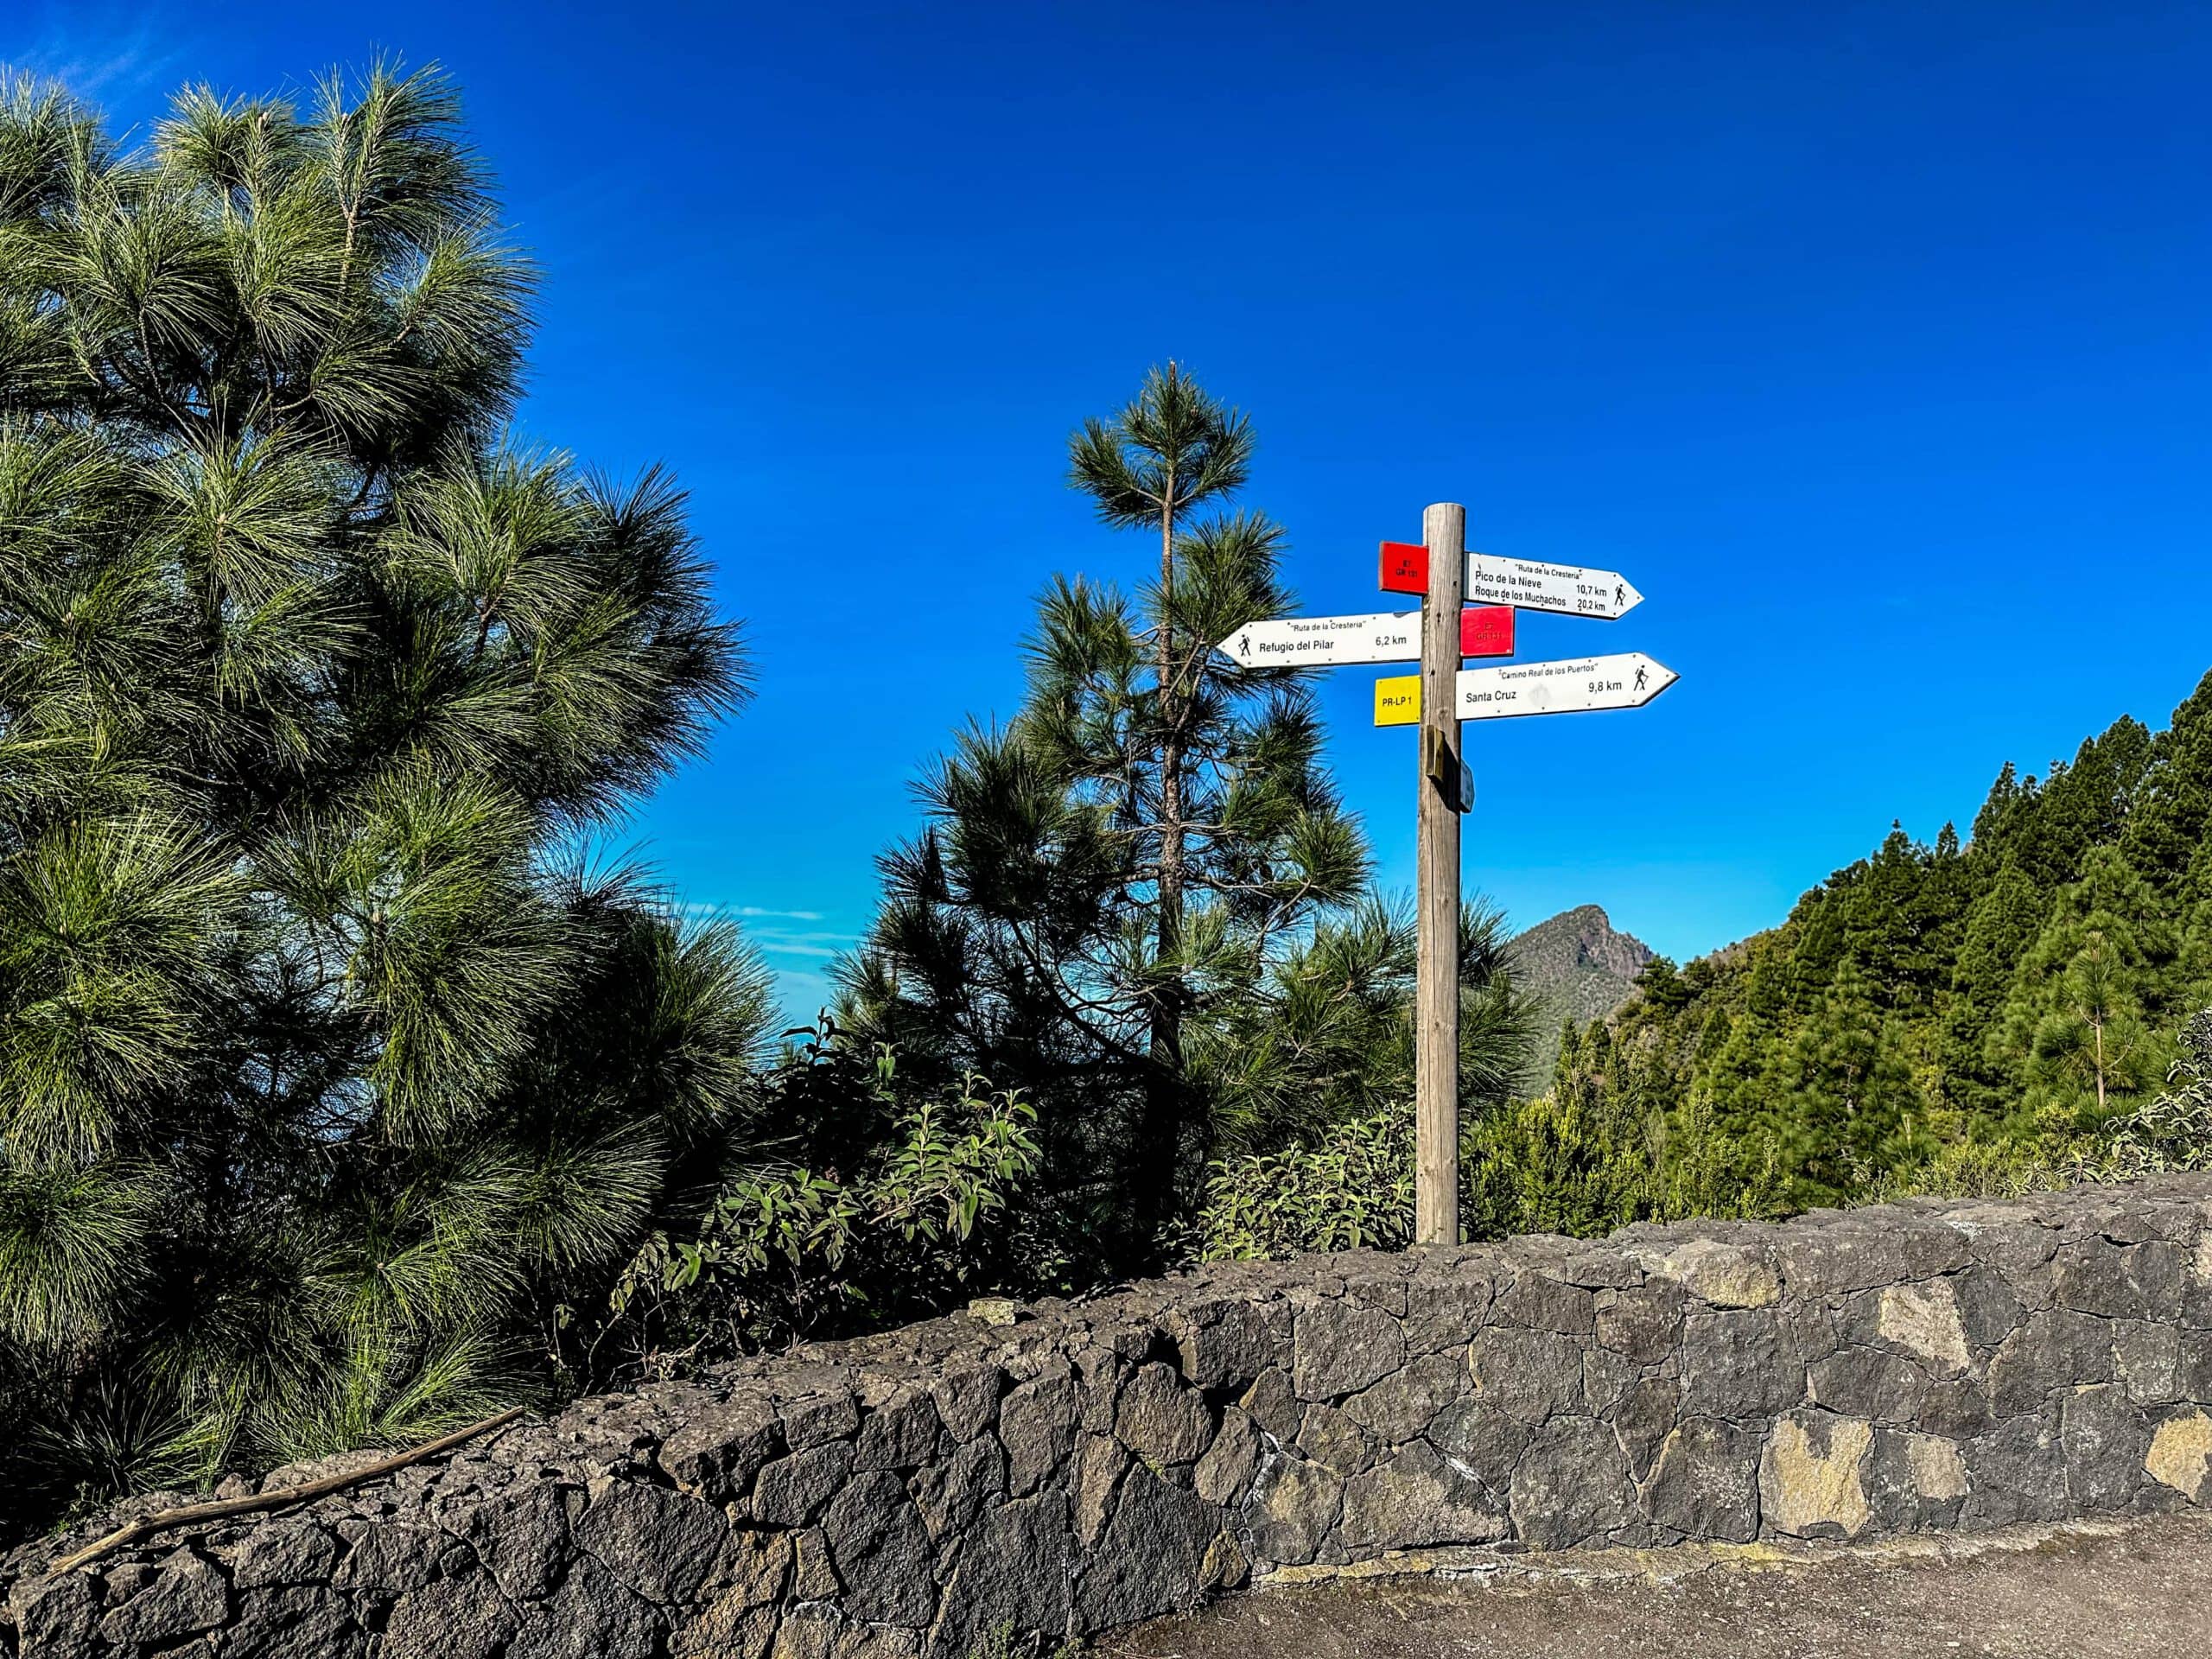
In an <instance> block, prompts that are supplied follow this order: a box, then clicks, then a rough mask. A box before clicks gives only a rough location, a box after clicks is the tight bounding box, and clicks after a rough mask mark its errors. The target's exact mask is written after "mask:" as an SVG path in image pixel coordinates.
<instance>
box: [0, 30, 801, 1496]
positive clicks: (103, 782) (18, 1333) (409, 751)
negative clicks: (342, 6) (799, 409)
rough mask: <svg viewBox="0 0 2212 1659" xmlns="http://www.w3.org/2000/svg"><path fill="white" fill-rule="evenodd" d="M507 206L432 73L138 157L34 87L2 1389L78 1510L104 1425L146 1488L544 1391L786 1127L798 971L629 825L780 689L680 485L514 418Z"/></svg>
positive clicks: (8, 952)
mask: <svg viewBox="0 0 2212 1659" xmlns="http://www.w3.org/2000/svg"><path fill="white" fill-rule="evenodd" d="M494 214H495V208H494V203H493V199H492V196H491V194H490V183H489V180H488V177H487V175H486V173H485V170H484V168H483V167H482V166H481V164H480V162H478V161H477V160H476V158H475V157H474V155H473V154H472V152H471V151H470V149H469V148H468V146H467V143H466V140H465V137H464V135H463V134H462V132H461V128H460V126H459V111H458V105H457V101H456V98H455V95H454V92H453V89H452V88H451V87H450V86H448V84H447V83H446V82H445V81H444V80H443V79H441V78H440V77H439V76H438V75H437V74H436V73H434V72H423V73H416V74H412V75H401V74H399V73H395V72H391V71H388V70H385V69H383V68H378V69H377V70H375V71H374V72H372V73H370V74H368V75H367V76H365V77H364V78H362V79H360V80H359V82H358V83H348V82H346V81H344V80H342V79H340V78H339V77H336V76H333V77H331V78H328V79H325V80H324V81H322V82H321V83H319V84H318V85H317V86H315V89H314V92H313V95H312V98H311V99H310V100H309V102H308V107H307V108H305V109H304V110H302V109H300V108H296V107H295V105H292V104H291V103H289V102H286V101H284V100H281V99H269V100H246V101H230V100H226V99H219V98H218V97H216V96H215V95H214V94H213V93H211V92H206V91H204V90H200V89H194V90H189V91H187V92H184V93H182V94H181V95H180V96H179V97H178V98H177V99H176V100H175V104H174V105H173V107H172V110H171V112H170V114H169V116H168V118H166V119H165V120H163V121H162V123H161V124H159V125H158V126H157V127H156V130H155V131H154V132H153V134H152V137H151V141H150V143H149V144H148V145H147V146H146V147H145V148H143V149H137V150H125V149H123V148H122V147H120V146H119V145H118V143H116V142H114V141H113V140H111V138H110V137H107V136H106V135H105V133H104V132H103V131H102V130H100V128H99V124H98V123H97V122H96V121H95V120H94V119H93V118H92V117H90V116H88V115H87V114H86V113H85V112H84V111H82V110H80V109H79V107H78V106H77V105H74V104H73V103H72V102H71V100H70V99H68V97H67V95H66V94H64V93H63V92H60V91H58V90H56V89H54V88H50V87H45V86H37V85H34V84H32V83H29V82H28V81H18V82H16V83H14V84H12V85H11V86H9V87H7V88H6V90H5V93H4V97H3V98H0V1377H5V1376H12V1377H14V1378H15V1379H16V1381H17V1383H19V1385H20V1386H22V1388H23V1389H25V1391H26V1393H25V1395H24V1396H23V1397H22V1398H21V1399H19V1400H18V1401H16V1402H11V1403H12V1404H14V1405H15V1406H16V1408H18V1409H17V1414H16V1416H15V1421H16V1422H17V1423H18V1424H19V1425H22V1426H23V1427H25V1431H26V1435H28V1436H29V1437H31V1438H34V1439H35V1438H36V1437H37V1436H40V1435H44V1436H46V1437H47V1438H46V1439H45V1440H41V1441H40V1442H39V1444H40V1445H41V1446H44V1447H45V1448H46V1450H45V1451H44V1452H41V1455H40V1457H39V1458H38V1459H37V1460H36V1462H37V1466H38V1467H39V1468H40V1470H41V1471H51V1470H54V1469H59V1470H60V1471H61V1478H62V1479H63V1482H64V1484H65V1486H66V1484H67V1480H68V1479H69V1478H71V1477H70V1474H69V1471H70V1470H71V1468H72V1467H73V1461H72V1459H73V1458H74V1457H75V1456H76V1454H75V1453H73V1452H70V1451H69V1449H68V1448H69V1447H70V1446H76V1447H78V1448H79V1451H81V1449H82V1448H83V1447H84V1446H88V1445H94V1444H99V1443H105V1442H103V1435H105V1434H107V1430H106V1429H104V1428H102V1427H101V1426H100V1423H99V1413H100V1408H101V1402H109V1403H110V1404H111V1405H114V1404H115V1402H124V1405H123V1406H120V1407H118V1408H117V1409H118V1410H124V1407H127V1410H126V1411H124V1416H127V1418H128V1426H129V1427H130V1432H129V1433H128V1434H127V1435H124V1437H123V1438H124V1439H125V1440H129V1441H130V1447H131V1450H130V1452H129V1454H128V1455H127V1456H126V1455H123V1454H116V1455H113V1456H111V1455H109V1454H107V1453H102V1454H101V1456H100V1458H99V1459H95V1460H94V1461H96V1462H98V1463H99V1467H100V1469H101V1470H103V1471H105V1473H104V1474H103V1475H101V1476H100V1477H99V1478H110V1477H117V1476H118V1470H123V1469H125V1468H126V1467H127V1468H128V1469H130V1470H135V1471H137V1472H138V1473H140V1474H144V1475H148V1476H149V1478H150V1477H152V1476H156V1475H163V1474H168V1475H191V1474H195V1473H196V1474H200V1475H205V1474H207V1473H210V1472H212V1471H214V1470H216V1469H219V1468H221V1467H224V1466H235V1465H256V1464H260V1463H265V1462H267V1461H270V1460H272V1459H283V1458H287V1457H291V1456H296V1455H302V1454H306V1453H313V1452H325V1451H329V1450H334V1449H337V1448H339V1447H340V1446H347V1445H351V1444H355V1443H359V1442H361V1441H364V1440H379V1439H386V1438H389V1437H391V1436H393V1435H397V1434H404V1433H416V1432H418V1431H420V1430H422V1429H423V1428H426V1427H431V1426H433V1425H435V1424H436V1423H439V1422H442V1421H451V1420H452V1419H453V1418H454V1416H455V1415H456V1414H463V1413H467V1412H468V1411H470V1410H472V1409H473V1408H474V1407H475V1406H476V1405H478V1404H479V1403H480V1402H482V1401H483V1400H484V1399H485V1398H486V1397H487V1396H488V1395H489V1394H490V1393H491V1391H493V1389H497V1390H499V1392H500V1393H502V1394H505V1395H509V1396H510V1397H512V1391H513V1390H514V1389H534V1388H541V1387H544V1386H547V1385H548V1383H550V1381H551V1380H552V1378H553V1376H555V1373H556V1367H557V1364H558V1363H559V1358H560V1355H559V1348H560V1343H561V1338H560V1336H559V1330H560V1328H561V1327H562V1325H563V1324H564V1323H565V1322H566V1321H567V1319H569V1314H568V1313H565V1312H563V1310H564V1309H570V1308H574V1307H577V1306H589V1304H590V1303H592V1302H593V1301H594V1300H595V1299H597V1298H600V1297H601V1296H603V1294H604V1289H605V1285H606V1282H607V1275H610V1274H612V1273H613V1271H614V1270H615V1269H616V1268H619V1266H620V1262H621V1261H622V1260H623V1259H624V1258H625V1257H626V1255H627V1253H628V1252H629V1250H630V1249H632V1248H633V1247H634V1245H635V1243H636V1242H637V1240H638V1238H639V1236H640V1235H641V1234H642V1232H643V1230H645V1228H646V1226H647V1225H648V1224H649V1223H650V1221H651V1220H652V1217H654V1216H655V1214H656V1213H657V1212H658V1211H661V1210H662V1209H664V1207H666V1206H667V1205H670V1204H671V1203H672V1202H676V1201H677V1197H678V1195H679V1194H680V1192H681V1190H682V1189H683V1186H684V1185H685V1184H686V1183H687V1182H689V1181H690V1180H691V1179H693V1178H694V1177H695V1176H701V1175H702V1173H710V1172H711V1170H712V1168H713V1166H715V1164H716V1163H717V1161H718V1160H719V1159H720V1157H721V1150H722V1148H723V1146H724V1143H725V1142H726V1141H727V1140H728V1136H729V1135H731V1134H732V1132H733V1131H734V1129H735V1128H737V1127H738V1126H739V1125H740V1124H741V1122H742V1119H743V1116H744V1113H745V1109H746V1103H747V1098H748V1091H749V1090H750V1088H751V1076H752V1062H753V1052H754V1050H755V1047H756V1046H757V1042H758V1039H759V1035H760V1025H761V1022H762V1021H763V1020H764V1019H765V1018H766V990H765V987H764V985H763V983H762V978H761V975H760V970H759V969H758V967H757V966H756V965H755V964H754V963H753V961H752V960H751V959H750V958H749V957H747V955H746V953H745V952H744V951H743V950H742V948H741V946H740V945H739V944H738V943H737V941H736V940H735V938H734V936H732V935H731V934H729V933H728V931H723V930H718V929H708V930H705V931H691V932H683V931H679V930H678V929H677V928H676V927H675V926H674V925H671V921H670V919H669V918H668V917H667V915H666V914H665V912H664V909H663V907H662V906H661V905H660V903H659V901H658V900H657V899H655V898H654V897H653V896H652V894H650V893H647V892H645V890H643V889H642V888H641V887H639V884H638V882H637V881H636V880H635V879H634V878H633V877H632V876H631V875H629V874H626V873H625V872H622V871H620V870H607V869H595V868H589V867H588V864H587V861H585V860H584V858H583V857H582V854H581V853H580V852H579V850H578V849H580V848H581V847H582V846H583V845H584V844H585V838H586V837H588V836H589V835H590V833H591V832H592V831H593V830H594V828H595V827H597V826H600V825H602V824H605V823H609V822H610V821H611V820H612V819H613V817H616V816H617V815H619V814H620V811H621V810H623V808H624V807H625V805H626V803H628V802H630V801H631V800H632V799H634V798H635V797H636V795H637V793H638V791H639V790H640V789H642V788H644V787H645V786H646V785H650V784H651V783H652V782H653V781H654V780H655V779H658V778H660V777H661V776H663V775H664V773H665V772H666V771H667V770H668V768H669V767H670V766H671V764H672V763H673V762H674V761H675V760H677V758H679V757H680V756H682V755H683V754H684V753H688V752H690V750H691V749H693V748H694V747H696V744H697V743H698V741H699V740H700V738H701V737H702V734H703V733H704V731H705V729H706V728H707V725H708V723H709V721H711V720H713V719H714V718H715V717H716V716H717V715H719V714H721V712H723V711H725V710H728V709H730V708H732V707H733V706H734V704H735V703H736V702H738V701H739V700H740V698H741V695H742V692H743V689H744V671H743V659H742V657H741V652H740V651H739V647H738V642H737V640H736V639H735V637H734V634H733V633H732V632H730V630H729V629H728V627H727V626H725V625H723V624H721V623H720V622H718V621H716V620H715V619H714V617H713V616H712V614H711V613H710V610H709V604H708V599H707V592H706V571H705V567H704V565H703V563H702V559H701V557H700V555H699V552H698V550H697V549H696V547H695V545H694V543H693V542H692V539H691V537H690V533H689V531H688V530H687V528H686V524H685V520H684V510H683V499H682V497H681V495H680V494H679V493H677V491H676V489H675V488H674V487H673V486H672V485H671V483H670V482H669V481H668V480H666V479H665V478H664V477H662V476H660V475H658V474H648V475H646V476H645V478H644V479H642V480H639V482H638V483H637V484H635V485H634V486H627V487H618V486H613V485H610V484H607V483H606V482H604V481H601V480H596V479H594V478H593V477H592V476H590V475H588V474H585V473H583V472H582V471H580V470H579V469H578V468H577V467H575V465H574V464H573V463H572V462H570V461H569V460H568V459H567V458H565V457H563V456H560V455H557V454H541V453H533V452H529V451H525V450H521V449H518V448H512V447H510V446H508V445H507V444H505V442H503V441H502V439H501V436H500V435H501V433H502V431H503V429H504V428H505V424H506V423H507V421H508V419H509V417H510V416H512V412H513V410H514V406H515V400H516V397H517V387H518V377H519V374H520V372H521V363H522V357H521V353H522V350H523V347H524V343H525V340H526V337H527V333H528V327H529V317H530V302H531V294H532V291H533V289H534V286H535V283H536V277H535V274H534V272H533V271H532V270H531V267H530V265H529V264H527V263H526V262H525V261H524V260H523V259H521V258H520V257H518V256H517V255H516V254H515V253H514V252H513V251H511V250H510V249H508V248H506V247H505V245H503V244H502V242H501V241H500V239H499V232H498V229H497V224H496V219H495V216H494ZM533 1352H535V1353H536V1354H537V1355H538V1356H540V1357H539V1359H538V1361H537V1364H536V1365H535V1366H534V1367H533V1366H531V1365H529V1364H527V1363H524V1362H523V1361H522V1360H521V1359H519V1358H518V1357H519V1356H527V1355H530V1354H531V1353H533ZM115 1421H117V1422H121V1421H124V1418H123V1417H118V1418H117V1419H116V1420H115ZM41 1426H42V1427H41ZM112 1426H113V1425H112V1424H111V1425H110V1427H112ZM117 1433H121V1431H120V1430H118V1431H117ZM24 1438H25V1437H24V1436H10V1439H11V1440H17V1441H18V1442H19V1443H22V1441H23V1440H24ZM108 1438H109V1439H110V1440H112V1439H113V1438H114V1437H113V1436H109V1437H108ZM57 1446H58V1447H60V1450H58V1451H57V1450H55V1449H54V1448H56V1447H57ZM84 1463H85V1459H82V1458H77V1459H76V1466H79V1467H81V1466H82V1465H84ZM0 1484H7V1483H6V1482H4V1481H0ZM17 1490H18V1491H19V1493H20V1491H22V1490H23V1489H22V1488H20V1487H19V1488H18V1489H17ZM65 1495H66V1493H65Z"/></svg>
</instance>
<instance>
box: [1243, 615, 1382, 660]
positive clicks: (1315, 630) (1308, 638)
mask: <svg viewBox="0 0 2212 1659" xmlns="http://www.w3.org/2000/svg"><path fill="white" fill-rule="evenodd" d="M1220 649H1221V650H1222V651H1224V652H1226V653H1227V654H1228V655H1230V656H1231V657H1234V658H1236V660H1237V661H1238V662H1239V663H1241V664H1243V665H1244V666H1245V667H1246V668H1312V667H1316V666H1319V667H1330V666H1333V665H1335V664H1340V663H1417V662H1419V661H1420V660H1421V613H1420V612H1419V611H1378V612H1376V613H1375V614H1374V615H1371V616H1285V617H1277V618H1275V619H1274V620H1272V621H1267V622H1254V623H1250V624H1249V625H1247V626H1244V627H1241V628H1239V629H1237V630H1236V632H1234V633H1232V634H1230V636H1229V638H1228V639H1224V640H1223V641H1222V642H1221V645H1220Z"/></svg>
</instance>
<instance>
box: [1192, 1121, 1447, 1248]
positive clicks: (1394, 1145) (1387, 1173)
mask: <svg viewBox="0 0 2212 1659" xmlns="http://www.w3.org/2000/svg"><path fill="white" fill-rule="evenodd" d="M1413 1230H1414V1133H1413V1109H1412V1108H1411V1107H1409V1106H1398V1107H1394V1108H1392V1109H1389V1110H1388V1111H1383V1112H1378V1113H1376V1114H1375V1115H1374V1116H1371V1117H1362V1118H1355V1119H1353V1120H1352V1121H1351V1122H1348V1123H1340V1124H1338V1125H1337V1126H1336V1128H1332V1129H1331V1130H1329V1131H1328V1132H1327V1133H1326V1134H1325V1135H1322V1136H1321V1137H1319V1139H1318V1140H1317V1141H1315V1142H1314V1143H1313V1145H1311V1146H1310V1147H1309V1146H1307V1145H1305V1144H1303V1143H1300V1144H1295V1145H1293V1146H1289V1147H1284V1148H1283V1149H1282V1150H1281V1151H1279V1152H1263V1153H1248V1154H1244V1155H1243V1156H1242V1157H1237V1158H1230V1159H1224V1160H1217V1162H1215V1163H1214V1165H1213V1166H1212V1167H1211V1172H1210V1173H1209V1175H1208V1178H1207V1180H1206V1188H1205V1206H1204V1208H1203V1209H1202V1210H1201V1211H1199V1215H1198V1225H1197V1235H1198V1236H1197V1239H1196V1241H1195V1243H1196V1249H1195V1252H1194V1253H1195V1254H1196V1255H1197V1256H1198V1259H1199V1260H1200V1261H1205V1262H1224V1261H1249V1260H1254V1259H1258V1258H1273V1257H1279V1256H1287V1255H1299V1254H1300V1253H1301V1252H1304V1251H1307V1250H1352V1249H1384V1250H1394V1249H1404V1248H1405V1246H1406V1245H1407V1244H1408V1243H1410V1242H1411V1241H1412V1238H1413Z"/></svg>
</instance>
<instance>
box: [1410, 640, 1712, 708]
mask: <svg viewBox="0 0 2212 1659" xmlns="http://www.w3.org/2000/svg"><path fill="white" fill-rule="evenodd" d="M1678 678H1680V676H1679V675H1677V674H1676V673H1675V671H1674V670H1673V669H1671V668H1669V667H1667V666H1666V665H1665V664H1662V663H1655V662H1653V661H1652V660H1651V658H1649V657H1647V656H1645V655H1644V654H1643V652H1640V651H1630V652H1623V653H1621V654H1620V655H1619V656H1617V657H1577V658H1573V659H1572V660H1570V661H1567V662H1563V663H1514V664H1508V665H1507V666H1505V667H1503V668H1463V669H1461V670H1460V671H1459V686H1458V691H1459V696H1458V697H1457V699H1456V701H1457V707H1455V708H1454V709H1452V713H1453V714H1455V715H1458V716H1459V718H1460V719H1461V720H1503V719H1506V718H1508V717H1510V716H1511V715H1573V714H1582V713H1586V712H1587V711H1589V710H1592V709H1641V708H1642V707H1643V705H1644V704H1645V703H1647V702H1650V701H1651V699H1652V698H1654V697H1656V696H1658V695H1659V694H1660V693H1661V692H1662V691H1664V690H1666V689H1667V688H1668V687H1669V686H1670V685H1672V684H1673V683H1675V680H1677V679H1678Z"/></svg>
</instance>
